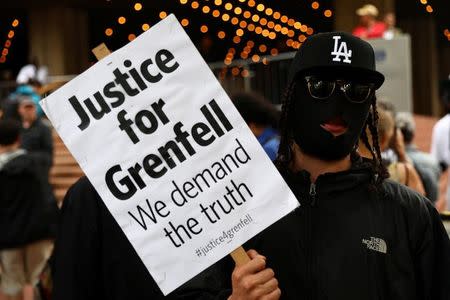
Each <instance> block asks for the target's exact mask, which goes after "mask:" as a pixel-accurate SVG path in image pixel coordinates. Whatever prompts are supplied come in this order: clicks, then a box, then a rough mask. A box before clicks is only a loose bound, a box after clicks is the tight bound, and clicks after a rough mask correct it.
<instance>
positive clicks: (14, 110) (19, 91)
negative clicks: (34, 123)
mask: <svg viewBox="0 0 450 300" xmlns="http://www.w3.org/2000/svg"><path fill="white" fill-rule="evenodd" d="M40 86H41V85H40V83H39V82H38V81H30V82H29V83H27V84H22V85H19V86H18V87H17V88H16V90H15V91H14V92H13V93H11V94H10V95H9V96H8V97H7V98H6V99H5V106H6V111H5V116H6V117H7V118H14V119H17V120H20V116H19V112H18V106H19V102H20V99H21V98H22V97H29V98H30V99H31V100H32V101H33V102H34V104H35V107H36V115H37V117H38V118H41V117H42V116H44V111H43V110H42V108H41V106H40V105H39V101H41V96H40V95H39V94H38V93H37V89H38V88H39V87H40Z"/></svg>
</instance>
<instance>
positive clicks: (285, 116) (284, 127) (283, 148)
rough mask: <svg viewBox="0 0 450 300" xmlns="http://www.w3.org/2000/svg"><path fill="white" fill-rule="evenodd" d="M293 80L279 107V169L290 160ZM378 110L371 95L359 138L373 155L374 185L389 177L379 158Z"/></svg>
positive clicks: (354, 155) (286, 165)
mask: <svg viewBox="0 0 450 300" xmlns="http://www.w3.org/2000/svg"><path fill="white" fill-rule="evenodd" d="M295 85H296V83H295V80H292V81H291V82H290V84H289V85H288V87H287V88H286V90H285V92H284V95H283V101H282V108H281V117H280V125H279V130H280V146H279V148H278V155H277V158H276V160H275V165H276V166H277V168H278V169H279V170H280V171H281V170H283V171H285V170H289V166H290V164H291V162H292V158H293V156H292V145H293V134H292V131H291V126H290V125H291V123H292V117H293V116H292V111H293V106H294V99H293V94H294V90H295ZM377 123H378V112H377V100H376V96H375V95H373V97H372V98H371V107H370V110H369V115H368V117H367V120H366V123H365V125H364V129H363V131H362V135H361V138H362V140H363V142H364V144H365V145H366V147H367V149H369V150H370V152H371V153H372V156H373V160H372V170H373V173H374V178H373V180H374V184H375V187H377V186H379V185H380V184H381V183H382V182H383V180H384V179H386V178H388V177H389V172H388V171H387V169H386V167H385V166H384V165H383V162H382V158H381V150H380V144H379V140H378V129H377ZM366 129H368V130H369V131H370V135H371V137H372V145H373V146H371V145H370V143H369V139H368V136H367V134H366ZM350 156H351V158H352V159H353V158H356V157H359V154H358V153H357V148H356V147H355V148H354V149H353V150H352V152H351V153H350Z"/></svg>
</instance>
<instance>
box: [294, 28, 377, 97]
mask: <svg viewBox="0 0 450 300" xmlns="http://www.w3.org/2000/svg"><path fill="white" fill-rule="evenodd" d="M307 71H324V72H326V73H328V74H330V75H334V73H336V75H340V74H349V75H354V76H358V77H362V78H367V79H370V80H371V81H372V82H373V83H375V86H376V88H377V89H378V88H379V87H380V86H381V85H382V84H383V82H384V75H383V74H381V73H380V72H378V71H376V69H375V54H374V51H373V48H372V46H371V45H370V44H369V43H368V42H366V41H363V40H362V39H360V38H358V37H355V36H353V35H351V34H349V33H346V32H326V33H319V34H315V35H313V36H310V37H309V38H308V39H307V40H306V41H305V43H304V44H303V45H302V47H301V48H300V49H299V50H298V51H297V54H296V55H295V58H294V60H293V62H292V64H291V70H290V74H289V78H290V79H291V80H292V79H294V76H296V75H298V74H304V73H305V72H307Z"/></svg>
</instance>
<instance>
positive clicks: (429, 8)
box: [419, 0, 450, 42]
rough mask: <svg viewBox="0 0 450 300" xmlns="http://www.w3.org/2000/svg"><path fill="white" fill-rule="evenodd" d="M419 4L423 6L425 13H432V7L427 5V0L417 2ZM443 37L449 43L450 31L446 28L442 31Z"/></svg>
mask: <svg viewBox="0 0 450 300" xmlns="http://www.w3.org/2000/svg"><path fill="white" fill-rule="evenodd" d="M419 1H420V3H421V4H422V5H423V6H424V8H425V11H426V12H427V13H429V14H432V13H433V12H434V8H433V6H432V5H431V4H430V3H429V1H428V0H419ZM444 36H445V37H446V38H447V40H448V41H449V42H450V31H449V29H448V28H445V29H444Z"/></svg>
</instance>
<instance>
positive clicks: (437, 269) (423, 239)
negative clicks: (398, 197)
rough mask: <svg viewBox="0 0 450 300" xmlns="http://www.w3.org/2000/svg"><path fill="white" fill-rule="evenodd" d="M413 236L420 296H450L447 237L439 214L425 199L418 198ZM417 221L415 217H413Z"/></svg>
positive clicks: (441, 299) (443, 298)
mask: <svg viewBox="0 0 450 300" xmlns="http://www.w3.org/2000/svg"><path fill="white" fill-rule="evenodd" d="M421 200H423V201H418V202H420V206H421V209H420V210H419V214H420V215H419V219H418V222H419V223H420V224H418V226H417V227H416V228H417V233H418V234H417V236H416V239H415V242H413V247H414V255H415V268H416V274H417V276H418V278H417V285H418V287H419V289H421V288H423V294H422V295H421V296H422V297H421V298H420V299H433V300H448V299H450V240H449V237H448V235H447V232H446V231H445V228H444V226H443V224H442V221H441V218H440V216H439V213H438V212H437V211H436V209H435V208H434V207H433V206H432V204H431V203H430V202H429V201H428V200H427V199H421ZM416 220H417V219H416ZM417 238H418V239H417Z"/></svg>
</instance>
